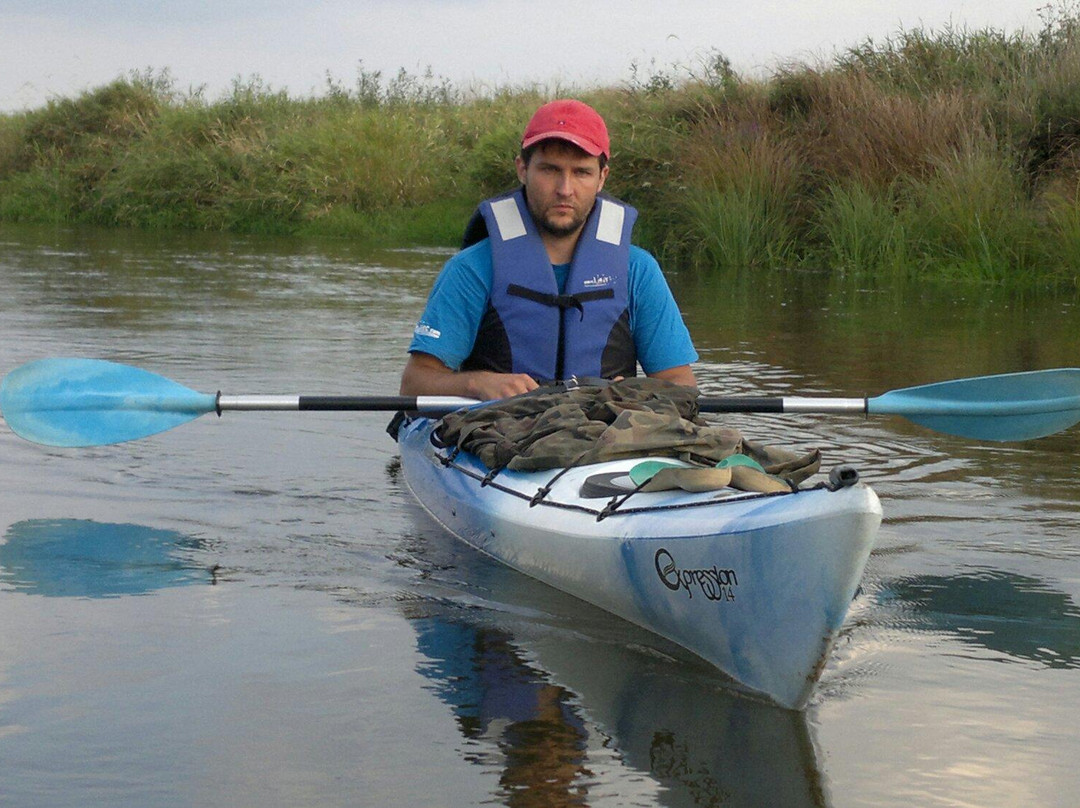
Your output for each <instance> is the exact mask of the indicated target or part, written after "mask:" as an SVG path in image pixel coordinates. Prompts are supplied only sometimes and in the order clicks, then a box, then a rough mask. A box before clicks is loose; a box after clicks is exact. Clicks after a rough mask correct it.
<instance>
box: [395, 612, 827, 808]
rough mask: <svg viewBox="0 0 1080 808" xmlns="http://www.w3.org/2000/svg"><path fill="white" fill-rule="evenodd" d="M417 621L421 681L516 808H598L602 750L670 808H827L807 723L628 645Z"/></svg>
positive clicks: (434, 619)
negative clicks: (596, 766)
mask: <svg viewBox="0 0 1080 808" xmlns="http://www.w3.org/2000/svg"><path fill="white" fill-rule="evenodd" d="M415 624H416V630H417V637H418V647H419V649H420V650H421V651H422V652H423V655H424V657H426V658H427V662H426V663H424V664H422V665H421V666H420V671H421V673H423V674H424V675H426V676H428V677H429V678H431V679H432V681H433V682H434V687H435V692H436V693H437V695H438V697H440V698H441V699H442V700H443V701H445V702H446V703H447V704H449V705H450V706H451V708H453V710H454V713H455V716H456V718H457V722H458V726H459V729H460V731H461V733H462V736H463V737H464V738H465V739H468V740H469V741H472V742H474V745H473V746H472V750H474V751H471V752H470V759H471V762H473V763H476V764H481V765H492V763H494V764H496V765H498V767H499V768H500V785H501V794H500V796H501V797H502V798H503V799H504V800H505V804H507V805H511V806H568V805H585V804H588V797H589V794H590V786H591V784H594V782H595V781H594V778H593V775H592V771H591V768H590V767H591V763H590V748H591V746H592V748H595V746H596V745H600V746H603V748H605V749H607V750H609V751H611V752H613V753H615V754H617V755H618V756H619V757H620V759H621V760H622V764H623V765H624V766H627V767H630V768H632V769H634V770H637V771H639V772H643V773H645V775H647V776H648V777H649V779H650V781H651V787H652V790H651V791H650V790H647V792H648V793H650V794H651V796H652V797H653V798H656V799H658V800H659V803H660V804H662V805H667V806H715V805H725V806H764V805H768V806H786V807H788V808H798V807H800V806H814V807H820V806H824V805H826V804H827V802H826V798H825V794H824V789H823V786H822V778H821V773H820V771H819V768H818V763H816V759H815V754H814V750H813V744H812V742H811V740H810V736H809V731H808V728H807V725H806V718H805V717H804V716H802V715H801V714H798V713H792V712H789V711H784V710H778V709H773V708H770V706H767V705H764V704H759V703H756V702H752V701H750V700H746V699H741V698H739V697H737V696H734V695H731V693H728V692H725V691H724V690H721V689H720V688H719V687H714V686H710V685H707V684H705V683H702V682H701V681H691V679H686V678H683V677H679V676H672V675H670V674H671V673H672V672H671V671H670V670H669V671H666V672H665V671H664V670H662V669H663V668H664V665H659V666H658V665H657V664H654V660H653V661H652V662H650V661H649V660H647V659H644V658H643V657H642V655H640V654H637V652H634V651H632V650H629V649H626V648H625V647H620V646H618V645H616V644H606V643H588V642H586V641H583V639H582V638H580V637H572V636H561V637H552V636H549V637H546V638H544V639H542V641H539V642H529V643H525V644H524V645H522V646H521V647H519V646H518V643H517V641H515V638H514V637H513V636H512V635H511V634H509V633H507V632H504V631H501V630H497V629H491V628H487V627H482V625H478V624H476V623H473V622H469V621H467V620H464V619H453V618H446V617H426V618H419V619H417V620H416V621H415ZM624 782H633V780H629V781H624ZM657 785H659V789H657V787H656V786H657ZM627 787H629V786H627ZM644 793H646V792H643V794H642V795H639V796H644ZM625 797H626V799H627V802H634V800H633V796H632V795H631V794H625Z"/></svg>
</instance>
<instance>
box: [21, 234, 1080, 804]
mask: <svg viewBox="0 0 1080 808" xmlns="http://www.w3.org/2000/svg"><path fill="white" fill-rule="evenodd" d="M446 255H447V253H446V252H445V251H438V250H381V251H372V250H365V249H362V248H359V247H357V246H356V245H352V244H349V243H347V242H344V241H322V242H319V243H311V242H298V241H290V240H273V239H262V238H246V237H230V236H216V235H202V234H179V235H177V234H173V235H148V234H132V233H124V232H100V231H72V230H63V229H54V228H28V227H14V226H3V227H2V228H0V373H6V372H8V371H10V370H11V369H13V368H15V367H16V366H18V365H20V364H22V363H23V362H26V361H29V360H32V359H38V358H41V357H46V356H78V357H100V358H106V359H112V360H115V361H120V362H125V363H129V364H133V365H137V366H139V367H143V368H146V369H148V370H152V371H155V372H157V373H161V374H163V375H165V376H168V377H170V378H172V379H175V380H177V381H179V382H181V383H183V384H185V385H187V386H189V387H192V388H194V389H196V390H201V391H206V392H213V391H216V390H219V389H220V390H222V391H223V392H226V393H230V394H243V393H350V394H361V395H362V394H372V395H375V394H384V393H388V392H395V391H396V388H397V380H398V374H399V372H400V368H401V365H402V362H403V359H404V356H405V348H406V346H407V344H408V339H409V335H410V331H411V328H412V325H413V323H414V321H415V319H416V317H417V315H418V313H419V311H420V309H421V307H422V305H423V301H424V298H425V295H426V293H427V290H428V288H429V286H430V284H431V281H432V279H433V278H434V275H435V273H436V272H437V270H438V267H439V266H440V265H441V262H442V261H443V260H445V257H446ZM669 277H670V280H671V283H672V287H673V289H674V291H675V293H676V297H677V298H678V299H679V301H680V305H681V306H682V308H683V309H684V312H685V316H686V319H687V323H688V325H689V327H690V330H691V332H692V334H693V336H694V339H695V341H696V343H697V345H698V347H699V350H700V352H701V355H702V361H701V363H700V364H699V365H698V366H697V367H696V371H697V373H698V378H699V379H700V380H701V382H702V386H703V388H704V389H705V391H706V392H707V393H711V394H724V393H755V394H796V395H800V394H801V395H840V396H857V395H863V394H867V393H869V394H876V393H880V392H883V391H885V390H889V389H894V388H897V387H903V386H909V385H913V384H919V383H925V382H931V381H938V380H941V379H946V378H955V377H961V376H970V375H978V374H983V373H995V372H1009V371H1018V370H1031V369H1038V368H1047V367H1057V366H1066V367H1067V366H1071V365H1076V364H1080V363H1078V361H1077V357H1078V356H1080V313H1078V311H1077V305H1076V301H1075V299H1073V298H1071V297H1065V298H1063V297H1053V296H1049V297H1048V296H1039V295H1027V296H1018V295H1008V294H1005V293H1001V292H995V291H992V290H975V291H964V292H962V293H959V294H958V293H956V292H955V291H953V290H934V289H925V288H912V287H905V286H901V285H898V284H891V283H881V284H877V285H869V284H862V285H860V284H857V283H852V282H832V283H830V282H829V281H828V279H827V278H826V277H825V276H823V275H820V274H818V273H810V272H807V273H790V274H787V275H783V276H769V277H745V276H744V277H741V278H722V277H716V276H712V277H701V276H698V275H695V274H692V273H689V272H675V271H671V272H669ZM386 420H387V419H386V418H385V417H384V416H382V415H380V414H375V415H371V414H367V415H356V414H352V415H343V414H332V413H303V414H301V413H276V414H275V413H226V415H225V416H224V417H222V418H220V419H219V418H217V417H215V416H206V417H204V418H201V419H199V420H197V421H195V422H193V423H190V424H187V425H184V426H182V427H180V428H177V429H175V430H173V431H170V432H167V433H163V434H161V435H157V436H154V437H152V438H147V439H144V440H141V441H136V442H132V443H127V444H121V445H117V446H109V447H100V448H92V449H78V450H74V449H72V450H61V449H50V448H44V447H41V446H37V445H34V444H31V443H28V442H25V441H23V440H21V439H19V438H17V437H16V436H15V435H13V434H12V433H11V432H10V430H8V429H7V428H6V426H3V425H0V804H2V805H11V806H35V808H37V807H39V806H85V805H110V806H146V805H155V806H172V805H176V806H194V805H200V806H201V805H215V806H248V805H260V806H276V805H281V806H292V805H365V806H366V805H372V806H376V805H377V806H383V805H438V806H469V805H480V804H485V805H490V804H506V805H514V806H560V805H595V806H608V805H641V806H652V805H662V806H717V805H723V806H836V807H837V808H840V807H841V806H911V805H919V806H938V805H940V806H960V805H964V806H1019V805H1025V806H1027V805H1032V806H1034V805H1038V806H1071V805H1076V804H1077V803H1080V772H1078V770H1077V767H1076V764H1075V761H1076V760H1077V759H1078V758H1080V734H1078V733H1077V732H1076V716H1077V715H1080V606H1078V603H1080V475H1078V473H1077V457H1078V455H1080V428H1077V429H1073V430H1071V431H1068V432H1065V433H1062V434H1059V435H1056V436H1053V437H1050V438H1045V439H1042V440H1039V441H1034V442H1029V443H1023V444H986V443H977V442H973V441H968V440H963V439H959V438H954V437H949V436H945V435H941V434H936V433H931V432H929V431H927V430H925V429H922V428H919V427H916V426H913V425H911V424H909V423H907V422H906V421H903V420H902V419H899V418H889V417H880V418H871V419H863V418H855V417H839V416H780V417H777V416H760V415H757V416H754V415H744V416H739V417H737V418H731V419H730V421H731V422H733V423H735V424H736V425H738V426H739V427H740V428H742V429H743V430H744V431H745V432H746V433H748V434H750V435H751V436H753V437H757V438H759V439H763V440H768V441H770V442H777V443H783V444H787V445H791V446H797V447H798V446H820V447H821V448H822V449H823V451H824V452H825V456H826V462H827V463H829V462H840V461H846V462H850V463H853V464H854V465H856V466H857V467H858V468H859V469H860V470H861V472H862V475H863V478H864V480H867V481H869V482H870V483H871V484H872V485H873V486H874V488H875V489H876V490H877V492H878V494H879V495H880V497H881V500H882V504H883V506H884V510H885V521H884V523H883V525H882V529H881V532H880V536H879V539H878V543H877V548H876V550H875V552H874V553H873V555H872V556H871V559H870V563H869V566H868V569H867V571H866V575H865V577H864V580H863V585H862V589H861V592H860V593H859V595H858V596H857V598H856V600H855V602H854V603H853V604H852V609H851V612H850V614H849V617H848V621H847V624H846V627H845V630H844V632H843V635H842V637H841V639H840V641H839V642H838V644H837V646H836V648H835V650H834V652H833V654H832V656H831V658H830V661H829V664H828V667H827V669H826V670H825V673H824V676H823V678H822V681H821V683H820V686H819V688H818V690H817V692H816V694H815V696H814V698H813V700H812V702H811V705H810V706H809V708H808V709H807V710H806V712H805V713H804V714H793V713H789V712H786V711H783V710H779V709H775V708H772V707H768V706H765V705H762V704H758V703H756V702H753V701H750V700H747V699H744V698H739V697H736V696H732V695H731V694H730V693H729V692H728V691H727V690H725V688H724V687H723V683H722V681H721V680H720V678H719V677H718V675H716V674H715V673H714V672H712V671H711V670H710V669H709V668H708V667H707V666H705V665H704V664H698V663H695V662H694V661H692V660H687V659H686V658H685V656H683V655H681V654H679V653H677V652H676V651H674V650H673V649H671V648H670V647H667V646H665V645H664V644H663V643H661V642H660V641H658V640H656V639H654V638H653V637H651V635H649V634H647V633H645V632H643V631H641V630H639V629H636V628H635V627H632V626H630V625H628V624H625V623H623V622H622V621H620V620H618V619H616V618H613V617H610V616H608V615H606V614H604V613H602V612H599V611H598V610H595V609H592V608H591V607H588V606H585V605H583V604H581V603H580V602H577V601H575V600H573V599H572V598H569V597H566V596H563V595H561V594H560V593H558V592H555V591H553V590H550V589H548V588H546V587H544V586H543V585H540V584H538V583H534V582H532V581H530V580H528V579H526V578H523V577H521V576H519V575H517V574H516V573H513V572H510V571H508V570H505V569H503V568H501V567H499V566H497V565H495V564H494V563H493V562H490V561H488V560H487V559H485V558H483V557H480V556H478V555H477V554H475V553H474V552H472V551H470V550H468V549H467V548H465V547H464V546H459V545H458V543H457V542H456V541H455V540H454V539H452V538H451V537H449V536H447V535H446V534H445V533H443V532H442V531H441V530H440V529H439V528H438V527H437V526H435V525H433V524H432V523H431V521H430V520H429V519H428V518H427V517H426V516H425V514H424V513H423V512H422V511H420V510H419V508H418V506H416V505H415V504H414V502H413V501H412V500H411V498H410V495H409V494H408V492H407V491H406V490H405V488H404V485H403V483H402V481H401V479H400V474H399V468H398V461H397V459H396V450H395V447H394V444H393V443H392V441H391V440H390V439H389V438H388V437H387V436H386V435H385V433H384V431H383V429H384V426H385V422H386Z"/></svg>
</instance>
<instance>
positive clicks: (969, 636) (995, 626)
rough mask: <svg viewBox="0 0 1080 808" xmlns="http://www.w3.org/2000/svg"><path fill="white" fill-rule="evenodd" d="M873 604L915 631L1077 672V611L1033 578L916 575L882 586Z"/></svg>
mask: <svg viewBox="0 0 1080 808" xmlns="http://www.w3.org/2000/svg"><path fill="white" fill-rule="evenodd" d="M879 600H880V601H881V602H882V603H883V604H885V605H893V606H894V607H898V608H900V609H901V610H902V611H903V612H905V613H907V614H909V615H911V617H912V622H913V623H914V625H915V627H916V628H924V629H927V630H935V631H945V632H948V633H950V634H953V635H955V636H956V637H957V638H959V639H960V640H962V641H964V642H965V643H969V644H972V645H978V646H981V647H983V648H988V649H990V650H991V651H997V652H998V653H1001V654H1004V655H1006V656H1007V657H1012V658H1015V659H1020V660H1027V661H1030V662H1037V663H1039V664H1040V665H1044V666H1046V667H1048V668H1076V667H1080V608H1078V607H1077V605H1076V604H1075V603H1074V602H1073V600H1072V598H1070V597H1069V596H1068V595H1067V594H1065V593H1064V592H1059V591H1056V590H1054V589H1052V588H1051V587H1050V586H1048V585H1047V584H1046V583H1045V582H1043V581H1040V580H1039V579H1037V578H1031V577H1028V576H1026V575H1016V574H1013V573H1009V572H1003V571H1001V570H985V571H980V572H976V573H971V574H966V575H917V576H914V577H910V578H902V579H899V580H895V581H891V582H889V583H887V584H886V585H885V587H884V588H883V589H882V590H881V592H880V594H879Z"/></svg>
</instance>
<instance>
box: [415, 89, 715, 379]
mask: <svg viewBox="0 0 1080 808" xmlns="http://www.w3.org/2000/svg"><path fill="white" fill-rule="evenodd" d="M521 145H522V149H521V154H520V155H519V156H518V157H517V158H516V159H515V165H516V168H517V175H518V179H519V180H520V182H521V185H522V187H521V188H519V189H517V190H516V191H513V192H511V193H509V194H504V195H502V196H500V197H496V198H494V199H489V200H487V201H485V202H483V203H481V205H480V208H479V211H478V213H479V214H480V215H481V216H482V221H483V228H482V229H484V230H486V235H487V237H486V238H482V239H481V240H480V241H479V242H477V243H476V244H473V245H471V246H468V247H467V248H466V249H464V250H462V252H460V253H458V254H457V255H456V256H454V257H453V258H451V259H450V260H449V261H448V262H447V264H446V266H445V267H444V268H443V271H442V273H441V274H440V275H439V278H438V280H436V282H435V286H434V288H433V289H432V292H431V296H430V297H429V299H428V304H427V307H426V308H425V310H424V314H423V316H422V317H421V319H420V322H419V323H418V325H417V327H416V330H415V335H414V337H413V341H412V343H411V344H410V346H409V354H410V355H409V360H408V363H407V364H406V366H405V371H404V373H403V374H402V379H401V392H402V394H403V395H461V396H469V397H472V398H479V399H484V400H489V399H495V398H504V397H507V396H511V395H515V394H518V393H524V392H527V391H529V390H532V389H534V388H535V387H537V383H538V382H541V381H550V380H560V379H569V378H570V377H572V376H577V377H604V378H616V377H619V376H633V375H635V374H636V372H637V365H638V364H639V363H640V365H641V367H642V369H643V370H644V371H645V373H646V374H647V375H649V376H656V377H659V378H662V379H667V380H669V381H672V382H675V383H677V384H683V385H688V386H695V385H696V382H695V379H694V374H693V372H692V371H691V369H690V363H691V362H693V361H694V360H696V359H697V353H696V352H695V351H694V347H693V345H692V343H691V341H690V336H689V333H688V332H687V330H686V326H685V325H684V324H683V321H682V317H681V315H680V314H679V310H678V307H677V305H676V304H675V301H674V299H673V298H672V296H671V291H670V290H669V289H668V286H667V282H666V281H665V280H664V276H663V274H662V273H661V271H660V267H659V265H658V264H657V263H656V260H655V259H654V258H653V257H652V256H651V255H649V253H647V252H645V251H644V250H642V249H640V248H639V247H636V246H632V245H631V244H630V232H631V229H632V228H633V224H634V221H635V219H636V218H637V212H636V211H635V210H634V209H633V208H631V207H629V206H628V205H625V204H624V203H622V202H619V201H618V200H616V199H614V198H612V197H609V196H606V195H599V194H600V191H601V189H602V188H603V187H604V181H605V180H606V179H607V176H608V164H607V162H608V159H609V157H610V144H609V140H608V133H607V126H606V125H605V123H604V121H603V119H602V118H601V117H600V115H599V114H597V112H596V111H595V110H593V109H592V108H591V107H589V106H587V105H586V104H583V103H581V102H580V101H574V100H560V101H552V102H551V103H548V104H545V105H544V106H542V107H540V109H539V110H537V112H536V114H535V115H533V117H532V119H531V120H530V121H529V124H528V126H527V127H526V129H525V134H524V137H523V138H522V144H521ZM598 195H599V196H598ZM470 230H472V227H470Z"/></svg>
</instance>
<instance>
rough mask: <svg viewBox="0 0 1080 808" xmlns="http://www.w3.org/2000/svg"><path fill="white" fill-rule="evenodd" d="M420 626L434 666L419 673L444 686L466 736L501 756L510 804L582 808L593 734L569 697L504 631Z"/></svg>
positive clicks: (437, 622)
mask: <svg viewBox="0 0 1080 808" xmlns="http://www.w3.org/2000/svg"><path fill="white" fill-rule="evenodd" d="M415 625H416V626H417V638H418V646H419V649H420V651H421V652H422V653H423V654H424V655H425V656H426V657H427V658H428V660H430V663H431V664H429V665H425V666H423V667H422V668H421V672H422V673H424V675H425V676H429V677H431V678H432V679H434V680H435V681H436V682H438V683H439V688H438V691H437V692H438V694H439V697H440V698H442V699H443V700H444V701H445V702H447V703H448V704H451V705H453V707H454V712H455V713H456V714H457V717H458V723H459V726H460V728H461V731H462V733H463V734H464V735H465V736H466V737H467V738H469V739H471V740H482V739H483V740H487V741H489V742H491V743H493V744H495V745H497V746H498V748H499V750H500V752H501V753H502V760H501V765H502V772H501V774H500V777H499V783H500V785H501V786H502V788H503V789H504V791H505V792H506V795H507V798H506V804H507V805H511V806H521V808H533V806H535V808H560V806H569V805H581V804H582V801H583V800H582V798H583V796H584V793H583V791H582V789H583V788H584V786H583V785H582V784H581V779H582V778H583V777H584V776H585V775H587V774H588V771H587V770H586V768H585V758H586V737H587V733H586V730H585V726H584V724H583V723H582V721H581V718H580V717H579V716H578V715H577V714H576V711H575V710H574V708H573V707H572V706H571V704H570V700H571V695H570V693H568V692H567V691H566V690H564V689H563V688H561V687H559V686H558V685H554V684H551V683H549V682H547V681H545V680H544V676H543V674H542V673H540V672H539V671H537V670H535V669H534V668H532V667H531V666H530V665H529V664H528V663H526V662H525V661H524V660H523V659H522V658H521V654H520V652H519V651H518V650H517V649H516V648H515V647H514V645H513V643H511V642H510V639H509V637H507V636H506V635H505V634H503V633H502V632H500V631H494V630H490V629H479V628H476V627H473V626H470V625H467V624H464V623H459V622H456V621H447V620H442V619H439V618H434V617H433V618H421V619H418V620H416V623H415ZM472 754H473V755H475V751H474V752H473V753H472ZM474 759H476V758H474ZM478 762H483V761H479V760H478Z"/></svg>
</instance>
